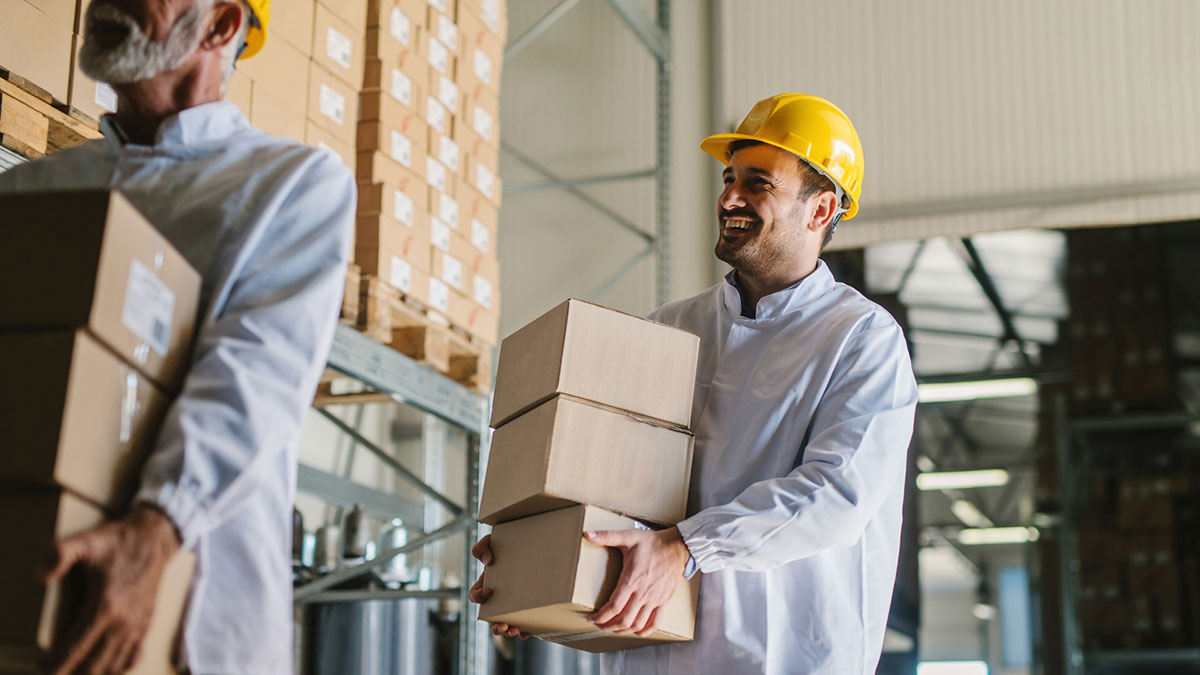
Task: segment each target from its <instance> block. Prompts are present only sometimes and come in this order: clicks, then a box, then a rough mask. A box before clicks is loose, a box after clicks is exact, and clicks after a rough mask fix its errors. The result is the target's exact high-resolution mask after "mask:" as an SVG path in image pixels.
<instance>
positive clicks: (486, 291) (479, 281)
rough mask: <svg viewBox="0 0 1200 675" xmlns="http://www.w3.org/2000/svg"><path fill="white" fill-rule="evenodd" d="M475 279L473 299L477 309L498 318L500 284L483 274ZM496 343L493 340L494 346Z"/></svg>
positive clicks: (475, 276) (477, 275)
mask: <svg viewBox="0 0 1200 675" xmlns="http://www.w3.org/2000/svg"><path fill="white" fill-rule="evenodd" d="M474 279H475V280H474V284H473V288H472V296H471V299H472V300H473V301H474V302H475V304H476V305H478V307H477V309H482V310H484V311H485V312H487V313H489V314H491V315H492V316H493V318H496V317H498V316H499V314H500V288H499V283H497V282H495V281H492V280H491V279H489V278H487V277H486V276H484V275H482V274H475V275H474ZM494 342H495V338H492V343H493V344H494Z"/></svg>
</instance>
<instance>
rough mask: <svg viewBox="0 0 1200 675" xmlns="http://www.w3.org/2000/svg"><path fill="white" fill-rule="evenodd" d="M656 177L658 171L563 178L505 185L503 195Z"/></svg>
mask: <svg viewBox="0 0 1200 675" xmlns="http://www.w3.org/2000/svg"><path fill="white" fill-rule="evenodd" d="M657 175H658V169H642V170H640V171H627V172H625V173H610V174H602V175H598V176H584V177H583V178H564V179H563V180H562V182H561V183H555V182H553V181H547V182H545V183H524V184H520V185H505V186H504V194H506V195H518V194H522V193H525V192H537V191H539V190H551V189H557V188H561V187H563V186H564V185H571V186H580V185H595V184H597V183H615V182H618V181H625V180H638V179H641V178H653V177H655V176H657Z"/></svg>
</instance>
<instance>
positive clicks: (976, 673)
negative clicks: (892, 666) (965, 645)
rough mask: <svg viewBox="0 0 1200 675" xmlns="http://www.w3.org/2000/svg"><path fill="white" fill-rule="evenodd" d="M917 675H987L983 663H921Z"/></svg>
mask: <svg viewBox="0 0 1200 675" xmlns="http://www.w3.org/2000/svg"><path fill="white" fill-rule="evenodd" d="M917 675H988V667H987V664H986V663H984V662H983V661H922V662H920V663H918V664H917Z"/></svg>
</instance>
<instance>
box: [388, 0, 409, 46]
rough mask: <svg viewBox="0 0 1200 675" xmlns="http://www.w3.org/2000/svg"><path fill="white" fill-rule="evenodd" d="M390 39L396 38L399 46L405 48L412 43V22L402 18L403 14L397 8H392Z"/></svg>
mask: <svg viewBox="0 0 1200 675" xmlns="http://www.w3.org/2000/svg"><path fill="white" fill-rule="evenodd" d="M390 23H391V28H392V37H394V38H396V39H397V40H398V41H399V42H400V44H403V45H405V46H407V45H408V44H409V43H410V42H412V22H411V21H409V20H408V17H407V16H404V12H401V11H400V8H399V7H393V8H392V17H391V22H390Z"/></svg>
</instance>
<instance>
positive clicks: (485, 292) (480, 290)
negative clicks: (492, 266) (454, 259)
mask: <svg viewBox="0 0 1200 675" xmlns="http://www.w3.org/2000/svg"><path fill="white" fill-rule="evenodd" d="M475 302H477V303H479V304H480V305H481V306H483V307H486V308H488V309H491V308H492V284H491V282H489V281H488V280H487V279H484V278H483V277H481V276H479V275H478V274H476V275H475Z"/></svg>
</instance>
